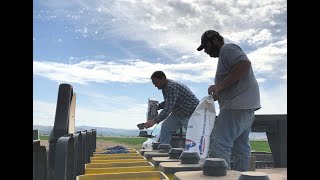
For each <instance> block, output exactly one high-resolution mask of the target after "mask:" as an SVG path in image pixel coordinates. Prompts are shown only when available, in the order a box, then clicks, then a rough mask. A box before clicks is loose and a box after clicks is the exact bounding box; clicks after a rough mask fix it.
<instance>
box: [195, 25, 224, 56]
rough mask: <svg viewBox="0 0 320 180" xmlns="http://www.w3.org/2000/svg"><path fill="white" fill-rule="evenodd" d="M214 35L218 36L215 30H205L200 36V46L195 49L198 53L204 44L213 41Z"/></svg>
mask: <svg viewBox="0 0 320 180" xmlns="http://www.w3.org/2000/svg"><path fill="white" fill-rule="evenodd" d="M216 35H219V33H218V32H217V31H215V30H207V31H205V32H204V33H203V34H202V36H201V45H200V46H199V47H198V48H197V50H198V51H201V50H202V49H203V48H204V46H205V44H206V43H207V42H208V40H209V39H213V37H215V36H216Z"/></svg>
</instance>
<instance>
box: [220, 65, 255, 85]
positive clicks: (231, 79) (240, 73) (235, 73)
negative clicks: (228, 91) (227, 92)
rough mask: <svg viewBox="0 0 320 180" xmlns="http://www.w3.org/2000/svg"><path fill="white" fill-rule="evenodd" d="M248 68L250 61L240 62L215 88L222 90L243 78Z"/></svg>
mask: <svg viewBox="0 0 320 180" xmlns="http://www.w3.org/2000/svg"><path fill="white" fill-rule="evenodd" d="M250 66H251V62H250V61H241V62H239V63H238V64H236V65H235V66H234V68H233V69H232V70H231V73H230V74H229V75H228V76H227V77H226V78H225V79H224V80H223V81H222V82H220V83H218V84H217V86H219V89H220V90H223V89H225V88H227V87H229V86H230V85H231V84H233V83H235V82H236V81H238V80H240V79H241V78H243V77H244V75H245V74H247V73H248V71H249V69H250Z"/></svg>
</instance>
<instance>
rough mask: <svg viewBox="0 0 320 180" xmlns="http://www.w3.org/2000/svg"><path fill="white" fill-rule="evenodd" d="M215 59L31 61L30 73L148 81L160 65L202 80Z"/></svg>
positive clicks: (60, 77) (174, 74)
mask: <svg viewBox="0 0 320 180" xmlns="http://www.w3.org/2000/svg"><path fill="white" fill-rule="evenodd" d="M216 63H217V62H216V61H213V60H212V59H208V60H206V61H203V62H200V63H184V64H160V63H150V62H146V61H142V60H128V61H123V62H115V61H110V62H105V61H81V62H79V63H76V64H63V63H56V62H43V61H42V62H40V61H34V62H33V67H34V68H33V73H34V75H38V76H42V77H46V78H48V79H50V80H53V81H58V82H68V83H79V84H86V83H88V82H124V83H148V82H149V81H150V74H152V73H153V72H154V71H156V70H159V69H161V70H163V71H165V72H166V74H168V75H169V76H170V77H171V78H173V79H174V78H179V79H181V80H182V81H192V82H205V81H208V80H209V79H211V78H212V77H211V75H210V76H209V74H212V72H213V71H214V69H215V66H216ZM186 70H188V71H189V72H186ZM127 74H130V76H127Z"/></svg>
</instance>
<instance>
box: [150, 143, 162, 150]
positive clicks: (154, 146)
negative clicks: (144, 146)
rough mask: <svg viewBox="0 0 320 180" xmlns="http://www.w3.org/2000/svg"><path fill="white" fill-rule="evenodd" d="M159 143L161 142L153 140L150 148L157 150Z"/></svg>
mask: <svg viewBox="0 0 320 180" xmlns="http://www.w3.org/2000/svg"><path fill="white" fill-rule="evenodd" d="M160 144H161V142H154V143H153V144H152V149H153V150H157V149H158V147H159V145H160Z"/></svg>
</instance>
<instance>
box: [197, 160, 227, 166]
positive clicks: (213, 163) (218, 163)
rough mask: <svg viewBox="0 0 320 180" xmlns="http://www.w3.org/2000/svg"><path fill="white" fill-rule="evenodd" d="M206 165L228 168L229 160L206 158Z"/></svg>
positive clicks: (204, 164)
mask: <svg viewBox="0 0 320 180" xmlns="http://www.w3.org/2000/svg"><path fill="white" fill-rule="evenodd" d="M203 166H204V167H216V168H226V167H228V164H227V162H226V161H225V160H224V159H222V158H206V159H205V160H204V163H203Z"/></svg>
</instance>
